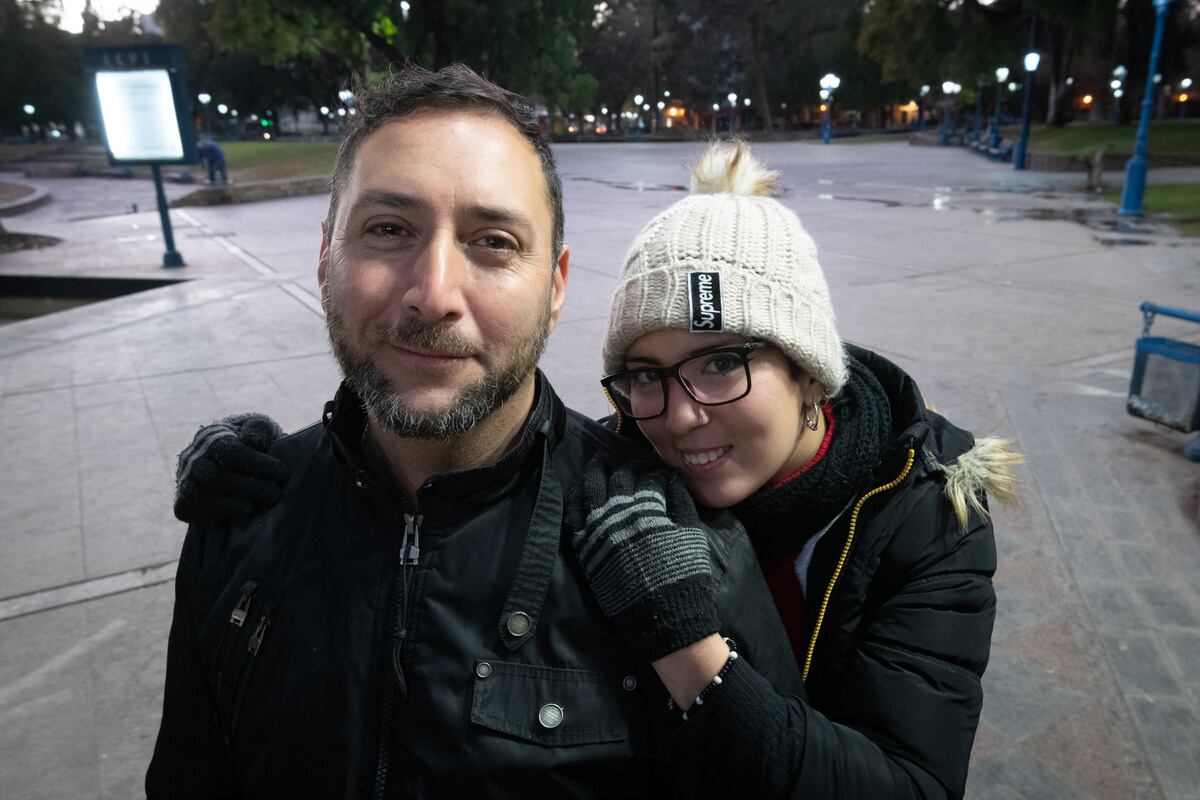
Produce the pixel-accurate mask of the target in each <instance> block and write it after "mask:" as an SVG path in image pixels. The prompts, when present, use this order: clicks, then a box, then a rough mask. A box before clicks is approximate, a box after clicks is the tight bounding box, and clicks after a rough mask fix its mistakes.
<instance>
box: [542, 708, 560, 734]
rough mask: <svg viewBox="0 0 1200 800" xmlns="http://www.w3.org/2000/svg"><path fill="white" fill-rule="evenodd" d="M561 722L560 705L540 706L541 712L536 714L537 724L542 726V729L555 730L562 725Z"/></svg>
mask: <svg viewBox="0 0 1200 800" xmlns="http://www.w3.org/2000/svg"><path fill="white" fill-rule="evenodd" d="M562 721H563V708H562V706H560V705H556V704H554V703H546V705H544V706H542V710H541V711H539V712H538V722H540V723H541V724H542V727H543V728H547V729H549V728H557V727H558V726H559V725H562Z"/></svg>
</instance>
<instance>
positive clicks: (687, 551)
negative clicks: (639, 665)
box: [565, 455, 720, 661]
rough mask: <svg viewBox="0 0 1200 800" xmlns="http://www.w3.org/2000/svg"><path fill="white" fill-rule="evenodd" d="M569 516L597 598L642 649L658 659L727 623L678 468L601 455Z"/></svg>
mask: <svg viewBox="0 0 1200 800" xmlns="http://www.w3.org/2000/svg"><path fill="white" fill-rule="evenodd" d="M565 520H566V523H567V525H568V526H569V528H570V529H571V531H572V536H573V539H574V544H575V551H576V553H577V554H578V556H579V562H580V564H581V565H582V566H583V570H584V572H585V573H586V575H587V578H588V582H589V583H590V584H591V588H592V592H593V593H594V594H595V596H596V600H597V601H598V602H599V603H600V607H601V609H603V610H604V613H605V616H607V617H608V618H609V620H610V621H611V622H612V623H613V624H614V625H615V626H616V627H617V629H618V630H620V631H621V632H622V634H624V636H625V637H626V640H627V641H628V643H629V645H630V647H631V648H632V649H633V650H634V651H635V652H636V653H637V654H638V655H640V656H642V657H644V658H645V659H646V660H648V661H655V660H657V659H659V658H662V657H663V656H665V655H667V654H669V653H673V652H675V651H676V650H679V649H680V648H682V647H686V646H687V645H689V644H692V643H693V642H696V641H699V640H700V639H703V638H704V637H705V636H708V635H709V634H711V633H715V632H716V631H717V629H718V628H719V627H720V623H719V622H718V620H717V607H716V602H715V600H714V595H715V592H716V586H715V580H714V578H713V568H712V562H711V560H710V555H709V543H708V536H707V535H706V533H705V530H704V527H703V523H702V522H701V521H700V517H699V515H698V514H697V512H696V506H695V504H694V503H693V502H692V498H691V496H690V495H689V494H688V492H687V488H686V487H685V486H684V484H683V480H682V479H681V478H680V477H679V476H678V475H675V474H674V473H672V472H669V471H667V470H665V469H663V468H662V467H661V466H655V465H653V464H649V463H646V462H627V463H625V464H622V465H620V466H616V467H614V466H613V465H611V464H609V463H607V461H606V459H604V458H603V457H602V456H599V455H598V456H596V457H594V458H593V459H592V460H591V461H590V462H589V463H588V465H587V467H586V468H585V470H584V476H583V482H582V485H581V486H580V487H578V490H577V491H576V492H574V493H573V496H572V497H570V498H569V499H568V500H567V507H566V509H565Z"/></svg>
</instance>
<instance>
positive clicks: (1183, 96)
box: [1179, 78, 1192, 119]
mask: <svg viewBox="0 0 1200 800" xmlns="http://www.w3.org/2000/svg"><path fill="white" fill-rule="evenodd" d="M1191 88H1192V79H1191V78H1184V79H1183V80H1181V81H1180V82H1179V118H1180V119H1183V118H1184V117H1186V116H1187V101H1188V89H1191Z"/></svg>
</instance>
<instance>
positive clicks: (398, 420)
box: [321, 285, 550, 439]
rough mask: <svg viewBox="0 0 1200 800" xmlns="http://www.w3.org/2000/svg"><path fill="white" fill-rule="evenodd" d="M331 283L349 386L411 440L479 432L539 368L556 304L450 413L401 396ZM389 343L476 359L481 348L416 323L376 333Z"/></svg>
mask: <svg viewBox="0 0 1200 800" xmlns="http://www.w3.org/2000/svg"><path fill="white" fill-rule="evenodd" d="M328 291H329V290H328V285H326V286H325V287H324V291H323V292H322V295H323V296H322V298H321V299H322V301H323V302H322V305H324V306H325V314H326V323H327V327H328V330H329V341H330V343H331V344H332V345H333V354H334V357H335V358H337V361H338V364H339V365H340V366H341V368H342V374H343V375H345V377H346V383H347V385H349V387H350V388H351V389H353V390H354V393H355V394H357V395H358V397H359V398H360V399H361V400H362V401H363V403H364V404H365V405H366V407H367V409H368V410H369V411H370V412H371V416H372V417H374V419H375V421H376V422H377V423H379V425H380V426H382V427H383V429H384V430H386V431H388V432H389V433H392V434H394V435H396V436H399V437H401V438H405V439H452V438H454V437H456V436H461V435H462V434H464V433H466V432H467V431H469V430H471V429H472V428H474V427H475V426H476V425H478V424H479V423H480V422H483V420H484V419H486V418H487V417H488V415H489V414H491V413H492V412H493V411H495V410H496V409H498V408H499V407H500V406H502V405H504V403H505V402H506V401H507V400H508V399H509V398H510V397H512V396H513V394H514V393H515V392H516V391H517V389H519V388H520V387H521V384H523V383H524V382H525V379H526V378H528V377H529V375H530V373H532V372H533V370H534V368H535V367H536V366H537V363H538V360H539V359H540V358H541V357H542V352H543V351H544V350H545V349H546V338H547V336H548V335H549V333H550V330H549V328H550V302H549V300H548V299H547V302H546V304H545V306H544V307H543V309H542V315H541V319H539V320H538V324H537V326H536V327H535V328H534V331H533V333H532V334H530V335H529V336H527V337H525V338H523V339H522V340H520V341H519V342H517V343H516V346H515V347H514V348H513V350H512V351H511V352H510V354H509V356H508V358H506V359H504V360H503V361H502V362H500V363H498V364H497V365H496V366H495V367H494V368H492V369H491V370H489V371H488V372H487V374H486V375H484V377H483V378H481V379H479V380H478V381H475V382H474V383H472V384H470V385H468V386H466V387H465V388H464V389H463V390H462V391H461V392H459V393H458V396H457V397H455V398H454V400H453V401H452V402H451V403H450V405H449V406H447V407H446V408H444V409H431V410H427V411H419V410H417V409H414V408H412V407H410V406H409V405H407V404H406V403H405V402H404V400H403V399H402V398H401V397H400V396H399V395H398V394H397V393H396V390H395V387H393V386H392V381H391V379H390V378H388V377H387V376H386V375H384V374H383V372H382V371H381V370H380V369H379V367H378V366H377V365H376V364H375V362H374V360H373V359H372V358H371V356H369V355H366V354H363V353H360V352H357V351H356V350H355V348H354V346H353V344H352V343H351V341H350V338H349V336H348V335H347V332H346V322H345V318H344V317H343V316H342V314H341V312H340V311H339V310H338V309H337V308H336V307H335V305H334V304H333V303H332V302H330V298H329V297H328ZM376 339H377V341H378V342H380V343H383V344H392V345H401V346H404V345H409V346H411V347H416V348H418V349H421V350H429V351H433V352H437V353H441V354H444V355H452V356H471V355H474V354H475V353H477V352H478V350H479V346H478V345H477V344H476V343H475V342H472V341H471V340H470V339H469V338H467V337H466V336H464V335H463V334H462V333H460V332H459V331H458V330H457V329H455V328H454V327H451V326H448V325H436V324H433V325H431V324H429V323H426V322H422V321H421V320H419V319H410V320H407V321H406V322H402V323H396V324H394V325H391V326H388V327H386V328H380V329H378V330H377V332H376Z"/></svg>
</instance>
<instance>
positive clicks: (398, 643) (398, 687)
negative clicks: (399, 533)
mask: <svg viewBox="0 0 1200 800" xmlns="http://www.w3.org/2000/svg"><path fill="white" fill-rule="evenodd" d="M424 519H425V518H424V516H422V515H421V514H405V515H404V536H403V538H402V539H401V541H400V552H399V554H398V560H399V575H397V576H396V585H395V599H394V600H393V602H392V628H391V638H390V641H389V642H388V644H389V649H390V651H391V660H390V663H391V667H392V675H391V677H392V680H390V681H385V682H384V685H383V700H382V702H381V703H380V712H379V713H380V724H379V759H378V761H377V762H376V766H375V793H374V796H375V797H376V798H377V799H378V800H383V798H384V797H385V792H386V791H387V779H388V760H389V757H390V756H391V749H392V707H393V705H394V703H395V696H396V692H397V691H399V692H400V699H401V700H402V701H403V700H406V699H407V698H408V680H407V679H406V678H405V676H404V667H403V666H402V664H401V661H400V657H401V655H402V650H403V647H404V642H405V640H406V639H407V638H408V611H409V606H410V605H411V601H412V594H411V593H412V584H413V580H412V578H413V575H412V573H413V572H415V571H416V568H417V564H418V563H419V562H420V559H421V523H422V521H424Z"/></svg>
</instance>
